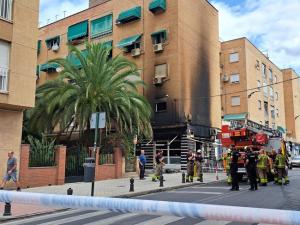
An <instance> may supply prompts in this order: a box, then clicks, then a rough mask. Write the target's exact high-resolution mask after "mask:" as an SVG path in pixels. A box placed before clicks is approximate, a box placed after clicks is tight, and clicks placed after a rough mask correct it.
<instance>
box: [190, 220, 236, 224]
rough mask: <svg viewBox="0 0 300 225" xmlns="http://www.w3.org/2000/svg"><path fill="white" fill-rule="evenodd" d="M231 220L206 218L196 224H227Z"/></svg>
mask: <svg viewBox="0 0 300 225" xmlns="http://www.w3.org/2000/svg"><path fill="white" fill-rule="evenodd" d="M230 222H231V221H224V220H204V221H202V222H200V223H197V224H195V225H226V224H228V223H230Z"/></svg>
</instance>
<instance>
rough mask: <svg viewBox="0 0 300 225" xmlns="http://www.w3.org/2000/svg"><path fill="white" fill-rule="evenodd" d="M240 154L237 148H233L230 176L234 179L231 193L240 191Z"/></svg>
mask: <svg viewBox="0 0 300 225" xmlns="http://www.w3.org/2000/svg"><path fill="white" fill-rule="evenodd" d="M240 156H241V155H240V153H239V152H238V151H237V149H236V148H235V146H233V147H232V154H231V163H230V174H231V177H232V186H231V189H230V190H231V191H239V189H240V187H239V177H238V160H239V157H240Z"/></svg>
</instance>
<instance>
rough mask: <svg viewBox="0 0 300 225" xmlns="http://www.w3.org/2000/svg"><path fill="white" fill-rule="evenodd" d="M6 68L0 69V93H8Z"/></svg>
mask: <svg viewBox="0 0 300 225" xmlns="http://www.w3.org/2000/svg"><path fill="white" fill-rule="evenodd" d="M8 72H9V69H8V68H4V67H0V92H7V91H8Z"/></svg>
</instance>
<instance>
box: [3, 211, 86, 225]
mask: <svg viewBox="0 0 300 225" xmlns="http://www.w3.org/2000/svg"><path fill="white" fill-rule="evenodd" d="M77 212H78V213H80V212H82V209H76V210H68V211H65V212H57V213H56V212H54V213H51V214H49V215H37V216H34V217H31V218H28V219H21V220H19V221H18V220H17V221H12V222H7V223H4V224H5V225H10V224H13V225H19V224H20V225H21V224H24V223H30V222H36V221H38V220H44V219H52V218H55V217H58V216H66V215H69V214H73V213H77Z"/></svg>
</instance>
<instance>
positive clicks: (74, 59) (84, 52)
mask: <svg viewBox="0 0 300 225" xmlns="http://www.w3.org/2000/svg"><path fill="white" fill-rule="evenodd" d="M81 54H82V55H83V56H84V57H86V56H87V50H86V49H84V50H82V51H81ZM67 59H68V60H69V61H70V63H71V64H72V65H73V66H75V67H77V68H78V69H81V67H82V66H81V63H80V60H79V59H78V58H77V56H76V55H75V54H73V53H72V54H69V55H68V56H67Z"/></svg>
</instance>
